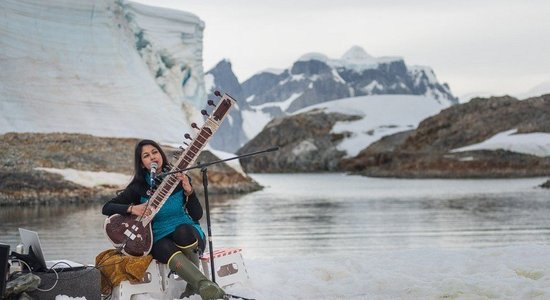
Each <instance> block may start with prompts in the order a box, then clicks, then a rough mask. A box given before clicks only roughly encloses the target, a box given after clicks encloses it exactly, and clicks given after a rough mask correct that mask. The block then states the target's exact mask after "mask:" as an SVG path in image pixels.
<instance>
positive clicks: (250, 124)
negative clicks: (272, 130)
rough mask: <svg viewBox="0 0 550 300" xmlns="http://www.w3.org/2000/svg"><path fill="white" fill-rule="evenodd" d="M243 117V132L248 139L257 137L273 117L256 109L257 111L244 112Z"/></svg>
mask: <svg viewBox="0 0 550 300" xmlns="http://www.w3.org/2000/svg"><path fill="white" fill-rule="evenodd" d="M241 113H242V117H243V131H244V134H245V135H246V137H247V139H249V140H250V139H252V138H253V137H255V136H256V135H257V134H258V133H259V132H260V131H262V129H263V128H264V126H265V125H266V124H267V123H269V121H271V115H270V114H269V113H264V112H262V110H261V109H258V108H255V110H253V111H250V110H242V111H241Z"/></svg>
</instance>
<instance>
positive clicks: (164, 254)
mask: <svg viewBox="0 0 550 300" xmlns="http://www.w3.org/2000/svg"><path fill="white" fill-rule="evenodd" d="M196 241H198V242H199V245H198V249H199V251H200V252H201V253H202V252H203V251H204V247H205V241H204V239H203V238H202V237H201V234H200V233H199V232H198V231H197V229H196V228H195V227H194V226H193V225H190V224H182V225H179V226H178V227H176V229H175V230H174V232H172V233H171V234H169V235H167V236H165V237H163V238H162V239H160V240H158V241H157V242H155V243H154V244H153V248H152V250H151V254H152V255H153V258H154V259H156V260H158V261H160V262H161V263H164V264H167V263H168V259H170V257H172V255H173V254H174V253H176V252H179V251H180V250H181V249H180V248H178V246H180V247H185V246H188V245H191V244H193V243H195V242H196Z"/></svg>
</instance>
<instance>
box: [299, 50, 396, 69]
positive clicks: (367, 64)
mask: <svg viewBox="0 0 550 300" xmlns="http://www.w3.org/2000/svg"><path fill="white" fill-rule="evenodd" d="M309 60H318V61H321V62H324V63H325V64H327V65H329V66H331V67H333V68H339V67H345V68H346V69H351V70H355V71H356V72H362V71H364V70H368V69H376V68H378V65H379V64H386V63H391V62H394V61H399V60H403V58H402V57H397V56H385V57H379V58H376V57H373V56H371V55H369V54H368V53H367V52H366V51H365V50H364V49H363V48H361V47H359V46H353V47H351V48H350V49H349V50H348V51H346V52H345V53H344V54H343V55H342V57H341V58H340V59H335V58H329V57H328V56H326V55H325V54H322V53H318V52H310V53H306V54H304V55H302V56H300V57H299V58H298V61H309Z"/></svg>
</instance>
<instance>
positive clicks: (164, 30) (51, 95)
mask: <svg viewBox="0 0 550 300" xmlns="http://www.w3.org/2000/svg"><path fill="white" fill-rule="evenodd" d="M203 30H204V23H203V21H201V20H200V19H199V18H198V17H197V16H195V15H193V14H191V13H186V12H182V11H175V10H169V9H164V8H157V7H149V6H145V5H141V4H137V3H133V2H128V1H115V0H111V1H109V0H100V1H94V0H80V1H70V0H49V1H43V0H29V1H24V2H23V1H15V0H13V1H12V0H5V1H0V32H1V34H0V70H1V71H0V134H3V133H6V132H14V131H15V132H79V133H88V134H93V135H98V136H114V137H143V138H154V139H157V140H161V141H166V142H178V141H181V140H182V136H183V134H184V133H185V132H187V131H189V128H190V126H189V124H190V122H191V121H196V120H195V119H198V118H199V117H198V116H196V111H197V108H198V107H202V106H203V104H202V103H203V102H204V101H205V100H206V92H205V89H204V79H203V78H204V75H203V67H202V37H203Z"/></svg>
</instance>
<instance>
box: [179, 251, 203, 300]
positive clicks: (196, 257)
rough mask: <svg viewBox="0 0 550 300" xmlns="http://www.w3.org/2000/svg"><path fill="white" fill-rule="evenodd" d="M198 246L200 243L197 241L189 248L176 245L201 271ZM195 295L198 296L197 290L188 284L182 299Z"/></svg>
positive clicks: (181, 296)
mask: <svg viewBox="0 0 550 300" xmlns="http://www.w3.org/2000/svg"><path fill="white" fill-rule="evenodd" d="M198 245H199V243H198V242H197V241H195V242H194V243H193V244H191V245H188V246H180V245H176V246H178V248H180V249H181V252H182V253H183V254H184V255H185V257H187V259H189V260H190V261H191V262H192V263H193V264H194V265H195V267H197V269H199V263H200V259H199V255H198V254H197V252H196V251H197V246H198ZM195 294H197V290H196V289H195V288H194V287H193V286H192V285H191V284H189V283H188V284H187V285H186V286H185V291H183V293H181V295H180V299H181V298H188V297H190V296H192V295H195Z"/></svg>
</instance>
